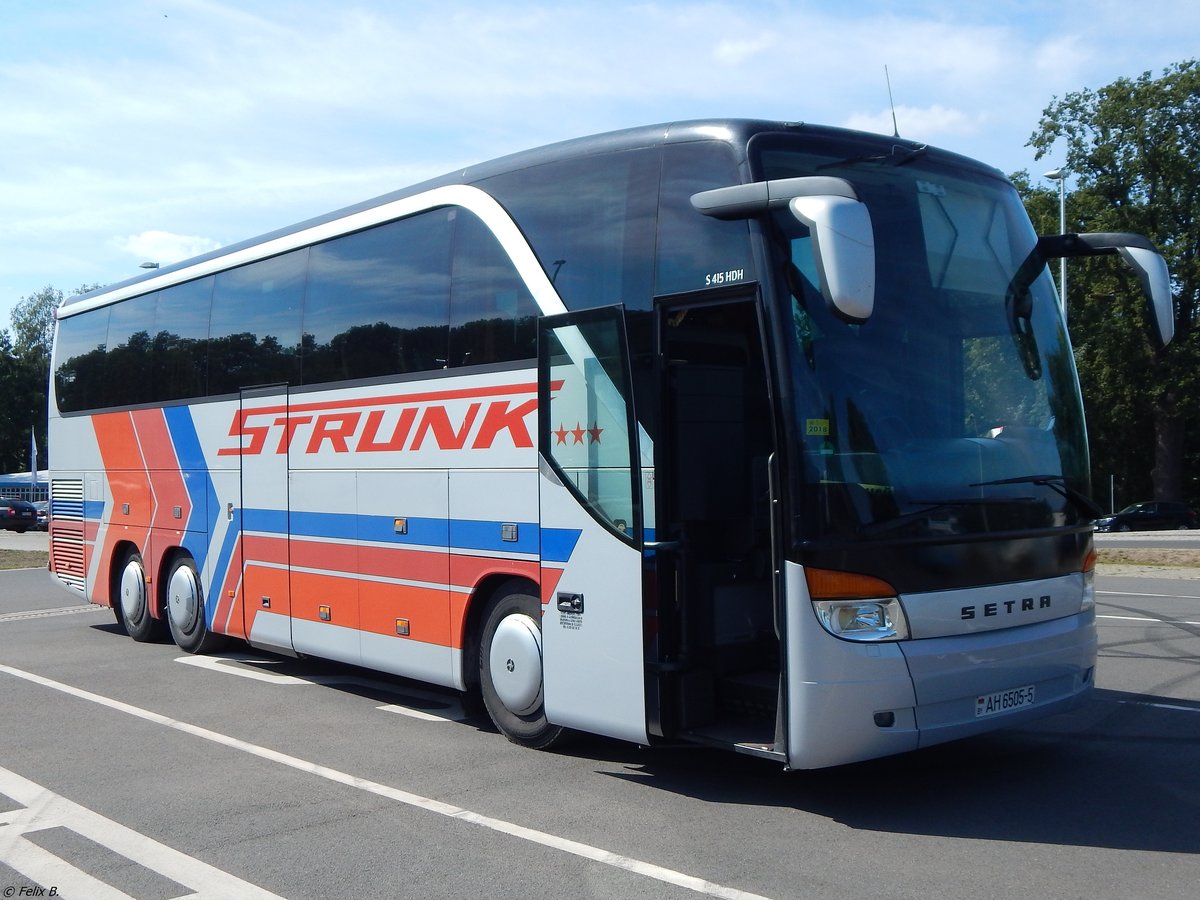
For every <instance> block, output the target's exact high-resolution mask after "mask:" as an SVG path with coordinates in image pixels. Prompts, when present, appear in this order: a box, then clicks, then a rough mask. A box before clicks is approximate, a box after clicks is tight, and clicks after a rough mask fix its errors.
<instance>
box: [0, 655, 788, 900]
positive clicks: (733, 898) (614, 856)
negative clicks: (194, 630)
mask: <svg viewBox="0 0 1200 900" xmlns="http://www.w3.org/2000/svg"><path fill="white" fill-rule="evenodd" d="M0 672H4V673H5V674H8V675H12V676H13V677H14V678H20V679H22V680H24V681H28V682H31V683H33V684H37V685H41V686H42V687H47V688H50V689H51V690H55V691H59V692H61V693H63V694H68V695H70V696H72V697H77V698H79V699H81V700H87V701H88V702H89V703H96V704H99V705H100V706H106V707H108V708H109V709H114V710H117V711H118V712H123V713H125V714H127V715H130V716H134V717H136V718H138V719H142V720H144V721H147V722H152V723H154V724H156V725H162V726H164V727H166V728H173V729H174V730H176V731H180V732H182V733H184V734H188V735H191V736H193V737H198V738H202V739H203V740H206V741H211V742H213V743H214V744H220V745H222V746H225V747H229V748H231V749H233V750H240V751H241V752H243V753H248V754H250V755H252V756H257V757H259V758H260V759H265V760H269V761H270V762H274V763H278V764H279V765H282V766H287V767H289V768H292V769H296V770H297V771H300V772H305V773H307V774H309V775H314V776H316V777H318V778H324V779H326V780H327V781H332V782H335V783H337V784H342V785H345V786H346V787H351V788H355V789H357V790H360V791H366V792H368V793H371V794H375V795H376V796H379V797H386V798H387V799H389V800H394V801H396V802H397V803H403V804H405V805H406V806H412V807H415V808H417V809H423V810H425V811H427V812H432V813H436V814H438V815H440V816H446V817H448V818H451V819H458V820H459V821H462V822H470V823H471V824H472V825H478V826H479V827H481V828H487V829H490V830H492V831H496V832H500V833H501V834H507V835H509V836H511V837H516V838H520V839H521V840H524V841H529V842H530V843H533V844H539V845H541V846H543V847H548V848H550V849H552V850H558V851H561V852H563V853H569V854H571V855H573V856H578V857H580V858H582V859H588V860H591V861H593V862H598V863H603V864H604V865H606V866H612V867H613V868H617V869H623V870H625V871H627V872H631V873H633V874H635V875H641V876H642V877H644V878H651V879H654V880H656V881H661V882H663V883H665V884H673V885H675V886H677V887H682V888H686V889H688V890H690V891H695V892H696V893H700V894H707V895H709V896H711V897H722V898H726V900H765V898H762V896H761V895H759V894H752V893H750V892H748V891H742V890H738V889H737V888H731V887H726V886H725V885H720V884H715V883H713V882H711V881H706V880H705V879H703V878H698V877H696V876H694V875H687V874H685V873H683V872H677V871H675V870H674V869H667V868H664V867H663V866H658V865H655V864H654V863H649V862H644V861H643V860H639V859H634V858H633V857H629V856H622V855H621V854H618V853H611V852H609V851H608V850H604V849H602V848H600V847H593V846H591V845H590V844H584V843H581V842H579V841H573V840H570V839H569V838H564V837H559V836H558V835H554V834H548V833H547V832H544V831H538V830H536V829H533V828H526V827H524V826H523V825H517V824H515V823H512V822H506V821H504V820H503V819H496V818H493V817H491V816H485V815H482V814H480V813H476V812H472V811H471V810H469V809H463V808H462V807H460V806H454V805H453V804H451V803H443V802H442V801H440V800H433V799H431V798H429V797H422V796H420V795H419V794H414V793H411V792H409V791H403V790H400V789H399V788H394V787H390V786H389V785H386V784H380V783H379V782H376V781H369V780H367V779H365V778H358V777H356V776H354V775H349V774H347V773H345V772H339V771H338V770H337V769H331V768H329V767H328V766H322V765H319V764H317V763H313V762H309V761H308V760H305V759H301V758H299V757H297V756H291V755H289V754H287V753H280V752H279V751H278V750H271V749H270V748H268V747H261V746H259V745H257V744H251V743H249V742H248V741H243V740H241V739H240V738H235V737H231V736H230V735H227V734H222V733H220V732H218V731H211V730H209V729H207V728H201V727H200V726H198V725H192V724H190V723H188V722H181V721H179V720H178V719H172V718H171V717H170V716H164V715H161V714H159V713H156V712H151V711H150V710H147V709H142V708H141V707H138V706H133V705H131V704H129V703H124V702H123V701H120V700H114V699H112V698H111V697H105V696H103V695H101V694H94V693H92V692H91V691H85V690H83V689H82V688H77V687H73V686H72V685H69V684H64V683H62V682H60V681H54V680H53V679H50V678H45V677H43V676H41V675H36V674H34V673H33V672H26V671H24V670H23V669H15V668H13V667H12V666H7V665H4V664H2V663H0Z"/></svg>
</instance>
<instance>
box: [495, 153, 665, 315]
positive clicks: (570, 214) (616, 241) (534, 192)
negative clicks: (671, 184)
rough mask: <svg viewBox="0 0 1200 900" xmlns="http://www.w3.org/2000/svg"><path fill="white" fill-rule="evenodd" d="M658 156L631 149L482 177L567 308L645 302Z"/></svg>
mask: <svg viewBox="0 0 1200 900" xmlns="http://www.w3.org/2000/svg"><path fill="white" fill-rule="evenodd" d="M658 168H659V155H658V152H657V151H656V150H633V151H625V152H622V153H612V154H608V155H605V156H590V157H585V158H583V159H571V160H564V161H563V162H556V163H550V164H547V165H544V166H535V167H533V168H530V169H525V170H522V171H520V172H513V173H510V174H506V175H500V176H497V177H495V178H491V179H488V180H487V181H486V182H484V183H483V185H482V186H483V188H484V189H485V190H487V191H488V192H489V193H491V194H492V195H493V196H494V197H496V198H497V199H498V200H499V201H500V202H501V203H502V204H503V205H504V207H505V208H506V209H507V210H508V211H509V213H510V214H511V215H512V217H513V219H514V220H516V222H517V224H518V225H519V226H520V228H521V230H522V231H523V232H524V233H525V235H526V237H527V238H528V239H529V243H530V245H531V246H532V247H533V250H534V253H536V254H537V257H538V259H539V260H540V261H541V264H542V268H544V269H545V270H546V274H547V275H548V276H549V277H550V280H551V281H552V282H553V283H554V286H555V289H556V290H557V291H558V293H559V296H561V297H562V298H563V302H564V303H566V305H567V306H568V307H569V308H570V309H586V308H589V307H594V306H609V305H612V304H614V303H624V304H625V305H626V306H628V307H631V308H634V309H649V308H650V305H651V295H652V280H653V261H654V215H655V206H656V203H657V198H658Z"/></svg>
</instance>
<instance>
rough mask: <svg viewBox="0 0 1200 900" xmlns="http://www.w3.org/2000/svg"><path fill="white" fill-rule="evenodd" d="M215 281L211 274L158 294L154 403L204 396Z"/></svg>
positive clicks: (152, 367)
mask: <svg viewBox="0 0 1200 900" xmlns="http://www.w3.org/2000/svg"><path fill="white" fill-rule="evenodd" d="M213 280H214V279H213V277H212V276H211V275H210V276H209V277H207V278H200V279H198V280H196V281H185V282H184V283H183V284H177V285H174V286H172V287H169V288H167V289H166V290H164V291H160V292H159V293H158V295H157V296H158V304H157V310H156V311H155V314H154V336H153V339H152V341H151V347H152V359H151V361H150V383H151V385H152V387H153V389H154V390H155V391H156V396H154V397H152V398H151V399H152V400H155V401H166V400H186V399H188V398H191V397H203V396H204V394H205V391H206V390H207V383H208V316H209V312H210V307H211V306H212V292H213ZM147 299H149V298H147Z"/></svg>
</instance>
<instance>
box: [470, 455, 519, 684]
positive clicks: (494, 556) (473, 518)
mask: <svg viewBox="0 0 1200 900" xmlns="http://www.w3.org/2000/svg"><path fill="white" fill-rule="evenodd" d="M527 456H528V459H529V462H530V463H531V464H532V462H533V459H534V456H533V453H532V452H531V451H530V452H528V453H527ZM537 500H538V494H537V472H536V471H535V470H533V469H532V468H529V469H493V470H452V471H451V472H450V641H451V646H452V647H454V648H455V660H456V662H455V667H454V675H455V686H456V687H459V688H460V689H461V688H464V687H465V686H466V683H467V681H466V677H465V674H464V672H463V667H465V666H475V665H477V664H478V660H471V659H466V658H464V657H463V656H462V651H463V649H464V648H465V647H466V646H467V638H468V635H467V633H466V620H467V613H468V608H469V606H470V605H471V604H472V603H485V602H487V598H486V597H480V596H476V594H475V590H476V588H477V587H478V586H479V585H480V584H482V583H483V581H484V580H485V579H488V578H491V577H499V578H503V579H505V580H507V579H509V578H518V579H523V580H525V581H527V582H529V584H530V586H531V589H534V590H536V586H537V584H538V580H539V573H538V543H539V537H538V535H539V531H540V529H539V525H538V502H537Z"/></svg>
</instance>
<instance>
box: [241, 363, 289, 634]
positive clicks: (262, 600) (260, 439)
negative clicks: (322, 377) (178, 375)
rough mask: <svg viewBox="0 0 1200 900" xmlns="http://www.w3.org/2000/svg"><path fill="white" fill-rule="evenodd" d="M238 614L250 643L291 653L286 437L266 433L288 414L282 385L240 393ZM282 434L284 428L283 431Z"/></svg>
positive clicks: (285, 388) (245, 390) (276, 430)
mask: <svg viewBox="0 0 1200 900" xmlns="http://www.w3.org/2000/svg"><path fill="white" fill-rule="evenodd" d="M241 402H242V418H241V421H242V431H243V435H244V436H248V438H247V437H244V438H243V440H245V441H246V443H245V444H244V445H243V447H242V454H241V456H240V457H239V458H240V459H241V463H242V466H241V469H242V471H241V476H242V506H241V549H242V617H243V621H244V625H245V629H246V631H245V633H246V637H247V640H249V641H250V642H251V643H252V644H255V645H257V646H261V647H267V648H271V649H274V650H279V651H282V652H285V653H291V652H292V625H291V585H290V576H289V566H290V554H289V552H288V512H289V508H288V441H286V440H283V441H274V440H271V439H270V436H271V435H273V434H274V433H276V432H278V431H280V429H279V428H277V427H272V426H275V425H276V424H277V423H280V422H282V423H284V424H285V426H286V423H287V416H288V391H287V385H271V386H269V387H262V388H245V389H243V390H242V392H241ZM283 432H284V433H285V434H287V433H288V429H287V428H286V427H285V428H284V429H283Z"/></svg>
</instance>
